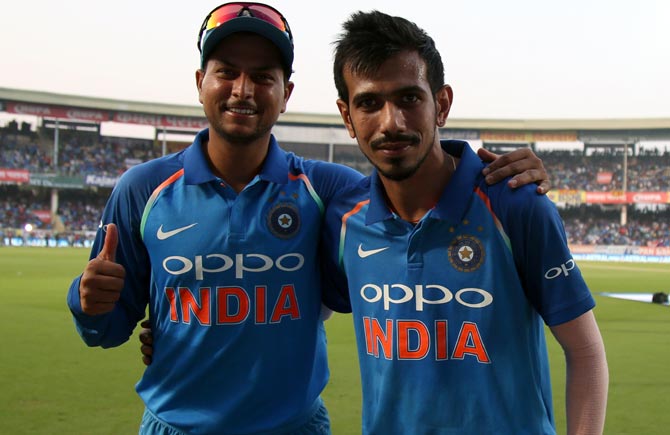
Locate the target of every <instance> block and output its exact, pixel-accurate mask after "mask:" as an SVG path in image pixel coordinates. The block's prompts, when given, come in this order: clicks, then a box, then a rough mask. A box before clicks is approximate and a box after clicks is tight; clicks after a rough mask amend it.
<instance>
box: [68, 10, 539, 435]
mask: <svg viewBox="0 0 670 435" xmlns="http://www.w3.org/2000/svg"><path fill="white" fill-rule="evenodd" d="M200 37H201V41H200V42H199V44H198V45H199V49H200V50H201V53H202V55H201V60H202V65H201V69H199V70H198V71H197V72H196V84H197V88H198V93H199V99H200V102H201V103H202V105H203V109H204V111H205V114H206V116H207V119H208V122H209V128H208V129H206V130H204V131H202V132H200V133H199V134H198V135H197V137H196V138H195V140H194V142H193V144H192V145H191V146H190V147H188V148H187V149H185V150H184V151H181V152H179V153H177V154H173V155H169V156H166V157H164V158H161V159H157V160H154V161H151V162H147V163H144V164H141V165H138V166H136V167H134V168H132V169H130V170H129V171H127V172H126V173H125V174H124V175H123V176H122V177H121V179H120V181H119V183H118V184H117V186H115V188H114V190H113V192H112V195H111V197H110V199H109V201H108V204H107V205H106V208H105V211H104V213H103V217H102V222H101V226H100V229H99V230H98V234H97V236H96V241H95V244H94V246H93V249H92V252H91V261H89V263H88V265H87V266H86V269H85V270H84V273H83V274H82V276H81V277H79V278H77V279H75V280H74V281H73V283H72V285H71V287H70V291H69V293H68V304H69V307H70V309H71V311H72V313H73V315H74V319H75V323H76V327H77V330H78V331H79V333H80V335H81V336H82V338H83V339H84V341H85V342H86V343H87V344H89V345H91V346H102V347H110V346H117V345H120V344H121V343H123V342H125V341H126V340H127V339H128V338H129V336H130V335H131V333H132V331H133V329H134V327H135V326H136V324H137V322H138V321H139V320H140V319H142V318H143V317H144V314H145V312H146V310H147V307H148V311H149V316H150V319H151V327H152V330H153V333H154V336H153V343H154V349H153V362H152V364H151V366H150V367H149V368H148V369H147V370H146V372H145V373H144V375H143V377H142V379H141V380H140V381H139V382H138V384H137V386H136V389H137V392H138V394H139V395H140V397H141V398H142V400H143V401H144V403H145V405H146V410H145V414H144V418H143V421H142V424H141V427H140V433H141V434H156V433H160V434H171V435H174V434H187V433H188V434H223V435H225V434H236V435H239V434H266V435H272V434H276V435H285V434H291V435H321V434H329V433H330V426H329V420H328V415H327V411H326V410H325V407H324V405H323V403H322V401H321V399H320V393H321V391H322V390H323V388H324V386H325V384H326V382H327V380H328V367H327V361H326V347H325V336H324V329H323V323H322V320H321V318H320V315H319V314H320V309H321V291H320V282H321V275H320V272H319V262H318V256H317V246H318V240H319V236H320V233H321V228H322V220H323V214H324V211H325V209H326V208H327V207H328V204H329V203H330V201H332V199H333V198H334V196H335V195H336V194H338V192H340V191H343V190H346V187H347V186H348V185H350V184H351V183H353V182H356V181H358V180H359V179H360V178H361V177H362V176H361V175H360V174H358V173H357V172H355V171H353V170H351V169H348V168H346V167H343V166H339V165H333V164H328V163H324V162H315V161H306V160H303V159H302V158H300V157H297V156H295V155H293V154H291V153H286V152H284V151H283V150H281V148H280V147H279V146H278V144H277V141H276V140H275V138H274V137H273V136H272V135H271V128H272V126H273V125H274V124H275V122H276V121H277V119H278V116H279V114H280V113H282V112H284V111H285V109H286V104H287V101H288V99H289V97H290V95H291V92H292V89H293V83H291V82H290V81H288V78H289V77H290V75H291V64H292V61H293V45H292V37H291V33H290V29H289V27H288V23H287V22H286V20H285V19H284V17H283V16H282V15H281V14H280V13H279V12H278V11H276V10H274V9H273V8H271V7H269V6H267V5H262V4H258V3H228V4H224V5H221V6H219V7H217V8H216V9H215V10H213V11H212V12H211V13H210V14H209V15H208V16H207V18H206V19H205V21H204V22H203V25H202V28H201V31H200ZM531 181H534V180H531Z"/></svg>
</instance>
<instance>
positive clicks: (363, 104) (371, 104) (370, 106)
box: [356, 97, 379, 110]
mask: <svg viewBox="0 0 670 435" xmlns="http://www.w3.org/2000/svg"><path fill="white" fill-rule="evenodd" d="M356 106H357V107H359V108H361V109H363V110H374V109H376V108H377V107H379V100H378V99H376V98H373V97H367V98H362V99H360V100H358V101H357V102H356Z"/></svg>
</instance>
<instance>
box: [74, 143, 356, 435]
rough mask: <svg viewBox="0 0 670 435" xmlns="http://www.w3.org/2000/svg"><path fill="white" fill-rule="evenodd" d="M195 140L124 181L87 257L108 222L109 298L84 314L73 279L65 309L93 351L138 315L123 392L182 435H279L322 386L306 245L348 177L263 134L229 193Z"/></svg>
mask: <svg viewBox="0 0 670 435" xmlns="http://www.w3.org/2000/svg"><path fill="white" fill-rule="evenodd" d="M207 139H208V131H207V130H204V131H202V132H200V133H199V134H198V135H197V137H196V139H195V141H194V143H193V144H192V145H191V146H190V147H188V148H186V149H185V150H183V151H181V152H179V153H176V154H172V155H169V156H166V157H163V158H160V159H156V160H153V161H149V162H146V163H144V164H141V165H138V166H135V167H133V168H131V169H130V170H128V171H127V172H126V173H124V174H123V176H122V177H121V178H120V180H119V182H118V184H117V185H116V187H115V188H114V190H113V192H112V194H111V197H110V199H109V202H108V203H107V206H106V208H105V211H104V213H103V217H102V222H101V228H100V229H99V230H98V233H97V236H96V241H95V244H94V246H93V250H92V252H91V258H93V257H95V256H97V255H98V252H99V251H100V249H101V247H102V245H103V241H104V237H105V233H104V228H105V225H106V224H108V223H115V224H116V225H117V226H118V228H119V248H118V251H117V256H116V261H117V262H118V263H120V264H122V265H123V266H124V267H125V269H126V280H125V287H124V288H123V291H122V293H121V300H120V301H119V302H118V303H117V304H116V307H115V309H114V310H113V311H112V312H111V313H108V314H105V315H100V316H88V315H85V314H84V313H82V311H81V305H80V301H79V291H78V289H79V281H80V278H77V279H75V280H74V282H73V283H72V285H71V287H70V291H69V294H68V305H69V307H70V309H71V311H72V313H73V315H74V318H75V324H76V327H77V330H78V332H79V333H80V335H81V336H82V338H83V339H84V341H85V342H86V343H87V344H89V345H91V346H102V347H110V346H118V345H120V344H121V343H123V342H125V341H127V340H128V338H129V337H130V335H131V334H132V331H133V329H134V328H135V326H136V324H137V322H138V321H139V320H140V319H142V318H144V317H145V312H146V308H147V305H148V308H149V316H150V319H151V328H152V331H153V338H154V345H153V348H154V353H153V362H152V364H151V365H150V366H149V367H147V369H146V371H145V373H144V375H143V376H142V378H141V380H140V381H139V382H138V384H137V386H136V389H137V392H138V394H139V395H140V397H141V398H142V400H143V401H144V403H145V404H146V406H147V408H148V410H149V411H151V412H152V413H153V414H154V415H156V416H157V417H158V418H159V419H161V420H162V421H164V422H166V423H168V424H170V425H172V426H174V427H176V428H178V429H180V430H182V431H185V432H187V433H190V434H217V435H219V434H236V435H237V434H256V433H263V434H266V433H272V434H274V433H284V432H286V431H288V430H291V428H293V427H297V426H300V425H302V424H303V423H305V421H306V420H307V419H308V418H310V417H311V414H312V413H313V411H314V407H315V402H316V401H317V399H318V397H319V394H320V393H321V391H322V390H323V388H324V386H325V385H326V382H327V380H328V366H327V358H326V342H325V332H324V328H323V323H322V321H321V320H320V316H319V314H320V308H321V291H320V284H321V282H320V280H321V275H320V271H319V262H318V260H317V250H318V249H317V246H318V240H319V237H320V232H321V229H322V220H323V213H324V210H325V206H326V205H327V204H328V202H329V201H330V200H331V198H332V197H333V195H334V194H336V193H337V192H338V191H340V190H342V189H343V187H344V186H345V185H347V184H350V183H352V182H354V181H358V180H359V179H360V178H361V175H360V174H358V173H357V172H355V171H353V170H352V169H349V168H347V167H344V166H341V165H335V164H330V163H325V162H319V161H309V160H303V159H302V158H301V157H298V156H295V155H294V154H292V153H287V152H285V151H283V150H281V149H280V148H279V146H278V145H277V143H276V141H275V138H274V137H272V138H271V141H270V146H269V152H268V155H267V158H266V160H265V162H264V165H263V168H262V170H261V172H260V174H258V175H257V176H256V177H255V178H254V179H253V180H252V182H250V183H249V184H248V185H247V186H246V187H245V188H244V189H243V191H241V192H240V193H239V194H238V193H236V192H235V191H234V190H233V189H232V188H231V187H229V186H227V185H226V184H225V182H224V181H223V180H221V179H218V178H217V177H216V176H214V175H213V173H212V172H211V170H210V169H209V166H208V163H207V160H206V157H205V154H204V152H203V147H204V144H205V143H206V141H207Z"/></svg>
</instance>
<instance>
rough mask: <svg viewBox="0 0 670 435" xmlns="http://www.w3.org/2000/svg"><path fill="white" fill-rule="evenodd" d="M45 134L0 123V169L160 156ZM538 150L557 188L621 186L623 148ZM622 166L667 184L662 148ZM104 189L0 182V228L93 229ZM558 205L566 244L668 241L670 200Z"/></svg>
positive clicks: (106, 164)
mask: <svg viewBox="0 0 670 435" xmlns="http://www.w3.org/2000/svg"><path fill="white" fill-rule="evenodd" d="M51 134H53V133H51ZM46 136H48V135H42V136H41V135H40V134H38V133H34V132H32V133H31V132H28V133H23V132H21V133H18V132H12V133H8V132H6V131H5V130H4V129H0V169H23V170H28V171H30V172H33V173H41V174H44V173H56V174H58V175H61V176H81V175H86V174H96V175H105V176H112V177H115V176H119V175H121V174H122V173H123V172H124V171H125V170H127V169H128V168H129V167H130V166H133V165H135V164H138V163H140V162H143V161H147V160H150V159H153V158H156V157H159V156H160V150H159V148H158V147H157V146H155V144H154V143H153V141H149V140H138V139H125V138H113V137H103V136H100V135H99V134H98V133H97V132H81V131H68V130H65V131H62V132H61V133H60V135H59V143H60V145H59V147H58V159H54V158H53V155H54V147H53V137H52V136H49V137H46ZM45 137H46V138H45ZM343 155H348V153H344V154H343ZM538 155H539V156H540V157H541V158H542V159H543V161H544V164H545V166H546V167H547V169H548V171H549V174H550V177H551V180H552V183H553V188H554V189H573V190H586V191H612V190H621V189H622V188H623V184H624V183H623V178H624V176H623V174H624V161H623V154H622V153H621V152H620V151H612V150H608V151H606V152H603V151H602V150H600V151H598V150H596V151H595V152H590V153H588V155H587V154H586V153H585V152H584V151H582V150H577V151H555V150H554V151H548V152H538ZM55 162H57V165H54V163H55ZM341 163H349V162H341ZM54 166H57V167H54ZM627 170H628V181H627V186H626V187H627V190H628V191H662V192H667V191H670V152H668V150H667V149H666V150H665V151H659V150H658V149H653V150H640V151H638V153H637V154H636V155H629V156H628V158H627ZM599 174H600V176H599ZM108 196H109V189H104V188H98V189H95V190H94V189H59V191H58V204H57V210H56V214H55V216H51V208H52V204H51V201H52V199H51V190H50V189H44V188H40V187H35V186H29V187H27V188H26V187H25V186H17V185H9V184H6V185H2V184H0V231H2V232H5V233H6V232H7V231H11V230H21V229H23V228H24V226H25V225H26V224H30V225H32V227H33V228H34V229H36V230H42V231H45V232H53V233H54V234H55V233H58V232H62V231H74V232H82V233H83V232H92V231H94V230H95V229H96V228H97V226H98V223H99V219H100V214H101V211H102V209H103V207H104V204H105V200H106V198H107V197H108ZM560 212H561V216H562V217H563V220H564V222H565V228H566V233H567V235H568V241H569V242H570V243H571V244H587V245H628V246H670V206H668V205H661V206H660V207H659V208H658V209H656V210H646V211H645V210H640V209H637V208H636V207H633V206H629V213H628V219H627V222H626V223H625V224H623V225H622V224H621V222H620V211H619V209H615V210H607V209H604V208H603V207H601V206H593V205H592V206H586V205H582V206H579V207H569V208H564V209H561V210H560Z"/></svg>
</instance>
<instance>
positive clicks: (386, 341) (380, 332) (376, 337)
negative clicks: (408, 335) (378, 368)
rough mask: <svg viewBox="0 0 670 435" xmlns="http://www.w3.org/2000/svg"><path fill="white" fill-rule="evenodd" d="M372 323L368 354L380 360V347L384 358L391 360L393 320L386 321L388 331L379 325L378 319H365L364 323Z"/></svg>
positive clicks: (368, 340)
mask: <svg viewBox="0 0 670 435" xmlns="http://www.w3.org/2000/svg"><path fill="white" fill-rule="evenodd" d="M366 319H368V321H369V322H370V327H369V329H368V331H369V334H370V337H369V338H368V339H366V341H367V342H368V343H369V344H370V348H371V349H370V350H371V351H370V350H369V351H368V353H369V354H370V355H374V356H375V357H377V358H379V347H380V346H379V345H380V344H381V348H382V350H383V352H384V358H386V359H391V358H393V320H390V319H389V320H386V331H387V333H385V332H384V329H383V328H382V327H381V325H380V324H379V321H378V320H377V319H370V318H369V317H364V318H363V322H365V321H366Z"/></svg>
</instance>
